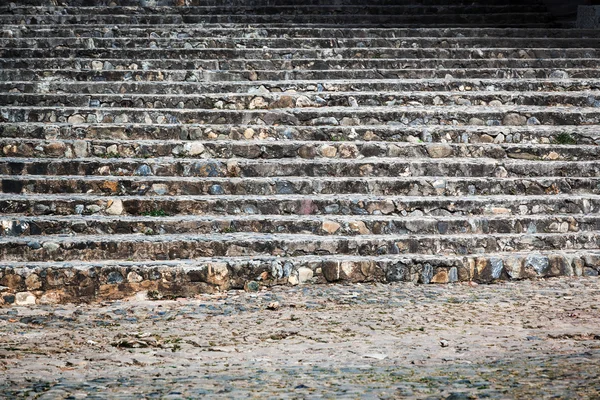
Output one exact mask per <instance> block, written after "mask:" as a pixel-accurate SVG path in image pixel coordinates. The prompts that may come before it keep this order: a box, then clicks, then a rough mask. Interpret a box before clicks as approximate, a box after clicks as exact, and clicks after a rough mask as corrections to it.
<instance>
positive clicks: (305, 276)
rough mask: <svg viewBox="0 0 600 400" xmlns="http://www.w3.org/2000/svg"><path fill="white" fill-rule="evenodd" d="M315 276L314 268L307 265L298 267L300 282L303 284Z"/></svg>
mask: <svg viewBox="0 0 600 400" xmlns="http://www.w3.org/2000/svg"><path fill="white" fill-rule="evenodd" d="M312 278H313V270H312V269H310V268H306V267H300V268H298V283H300V284H303V283H306V282H308V281H309V280H311V279H312Z"/></svg>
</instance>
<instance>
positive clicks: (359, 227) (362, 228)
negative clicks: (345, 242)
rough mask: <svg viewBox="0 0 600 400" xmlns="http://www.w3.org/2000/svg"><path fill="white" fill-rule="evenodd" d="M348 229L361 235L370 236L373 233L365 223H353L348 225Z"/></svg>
mask: <svg viewBox="0 0 600 400" xmlns="http://www.w3.org/2000/svg"><path fill="white" fill-rule="evenodd" d="M348 228H350V229H352V230H353V231H354V232H358V233H360V234H361V235H368V234H370V233H371V231H370V230H369V229H368V228H367V226H366V225H365V223H364V222H363V221H351V222H349V223H348Z"/></svg>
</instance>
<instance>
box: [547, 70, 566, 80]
mask: <svg viewBox="0 0 600 400" xmlns="http://www.w3.org/2000/svg"><path fill="white" fill-rule="evenodd" d="M548 78H550V79H569V74H568V73H567V72H566V71H563V70H555V71H552V72H551V73H550V75H549V76H548Z"/></svg>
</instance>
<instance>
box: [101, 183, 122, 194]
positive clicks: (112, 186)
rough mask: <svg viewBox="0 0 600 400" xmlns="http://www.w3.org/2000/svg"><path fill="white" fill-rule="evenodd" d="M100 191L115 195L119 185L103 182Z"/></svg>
mask: <svg viewBox="0 0 600 400" xmlns="http://www.w3.org/2000/svg"><path fill="white" fill-rule="evenodd" d="M102 189H106V190H108V191H110V192H112V193H116V192H117V190H118V189H119V183H118V182H117V181H104V182H102Z"/></svg>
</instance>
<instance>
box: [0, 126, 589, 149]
mask: <svg viewBox="0 0 600 400" xmlns="http://www.w3.org/2000/svg"><path fill="white" fill-rule="evenodd" d="M0 133H1V134H2V137H6V138H9V137H10V138H21V137H25V138H38V139H50V140H57V139H61V140H80V139H86V138H87V139H90V140H115V139H117V140H167V141H170V140H178V139H181V140H208V141H221V140H230V139H231V140H247V141H249V142H254V141H256V140H281V141H284V140H308V141H336V142H339V141H341V142H345V141H354V140H365V141H380V140H386V141H390V142H394V143H399V142H411V143H414V142H419V141H422V142H426V143H439V142H442V143H447V142H450V143H482V142H483V143H489V142H493V141H494V140H495V139H494V138H497V137H498V135H500V134H502V135H504V136H505V142H507V143H511V142H512V143H546V144H547V143H557V144H558V143H560V144H565V145H575V144H577V145H589V144H595V145H600V132H599V131H598V129H597V128H596V127H595V126H594V125H588V126H581V125H579V126H576V125H563V126H551V125H547V126H544V125H525V126H487V125H486V126H474V125H471V126H453V125H431V126H427V127H426V128H423V127H422V126H398V125H369V126H360V125H359V126H331V125H329V126H328V125H322V126H318V127H311V126H302V127H298V126H289V125H279V126H265V125H235V126H233V125H211V124H202V125H199V124H189V125H181V124H178V125H174V124H163V125H154V124H132V123H127V124H102V125H98V124H87V123H83V124H68V123H1V122H0ZM9 150H10V151H12V149H9ZM3 154H4V153H3Z"/></svg>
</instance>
